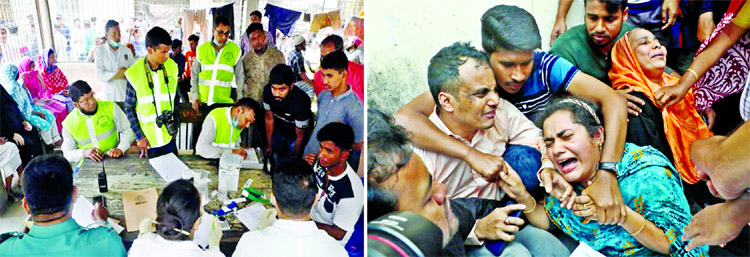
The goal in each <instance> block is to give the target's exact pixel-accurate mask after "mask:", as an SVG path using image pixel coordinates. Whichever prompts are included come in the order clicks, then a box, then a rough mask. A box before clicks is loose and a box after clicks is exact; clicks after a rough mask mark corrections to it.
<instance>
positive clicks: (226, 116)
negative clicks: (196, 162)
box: [195, 97, 260, 159]
mask: <svg viewBox="0 0 750 257" xmlns="http://www.w3.org/2000/svg"><path fill="white" fill-rule="evenodd" d="M259 110H260V105H259V104H258V103H257V102H255V100H253V99H252V98H249V97H246V98H242V99H240V100H238V101H237V103H235V104H234V106H232V107H220V108H216V109H214V110H213V111H211V112H210V113H208V116H206V120H204V121H203V127H202V129H201V134H200V136H198V143H196V145H195V153H197V154H198V155H200V156H201V157H203V158H207V159H218V158H219V157H221V155H222V154H223V153H225V152H232V153H233V154H238V155H241V156H242V157H243V158H247V152H245V150H244V149H242V148H241V147H240V140H241V138H240V133H241V132H242V130H243V129H245V128H247V127H250V124H253V123H254V122H255V118H256V114H257V113H258V111H259Z"/></svg>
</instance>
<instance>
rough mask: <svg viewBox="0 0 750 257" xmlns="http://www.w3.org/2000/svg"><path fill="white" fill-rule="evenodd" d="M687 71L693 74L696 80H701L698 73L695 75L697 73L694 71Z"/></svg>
mask: <svg viewBox="0 0 750 257" xmlns="http://www.w3.org/2000/svg"><path fill="white" fill-rule="evenodd" d="M685 71H686V72H690V74H693V76H695V79H699V78H700V77H698V73H695V71H694V70H693V69H687V70H685Z"/></svg>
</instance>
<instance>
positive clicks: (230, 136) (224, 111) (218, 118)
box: [208, 107, 242, 148]
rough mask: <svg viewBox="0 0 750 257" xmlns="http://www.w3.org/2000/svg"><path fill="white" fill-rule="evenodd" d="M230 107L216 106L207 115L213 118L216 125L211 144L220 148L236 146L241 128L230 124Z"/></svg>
mask: <svg viewBox="0 0 750 257" xmlns="http://www.w3.org/2000/svg"><path fill="white" fill-rule="evenodd" d="M231 111H232V107H224V108H216V109H214V110H213V111H211V112H210V113H208V116H209V117H212V118H213V119H214V124H215V125H216V136H214V142H213V143H211V144H212V145H213V146H216V147H222V148H237V147H238V146H237V139H238V138H239V137H240V132H242V130H240V129H237V128H235V127H233V126H232V124H231V120H232V114H231Z"/></svg>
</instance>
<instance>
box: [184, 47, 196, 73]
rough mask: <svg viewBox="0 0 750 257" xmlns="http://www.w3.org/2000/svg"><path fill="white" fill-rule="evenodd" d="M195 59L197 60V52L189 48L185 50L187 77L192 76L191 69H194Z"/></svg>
mask: <svg viewBox="0 0 750 257" xmlns="http://www.w3.org/2000/svg"><path fill="white" fill-rule="evenodd" d="M193 61H195V52H193V51H192V50H188V51H187V52H185V77H186V78H189V77H190V71H191V70H192V69H193Z"/></svg>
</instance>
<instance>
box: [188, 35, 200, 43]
mask: <svg viewBox="0 0 750 257" xmlns="http://www.w3.org/2000/svg"><path fill="white" fill-rule="evenodd" d="M198 40H200V38H199V37H198V36H197V35H195V34H192V35H190V36H189V37H188V41H195V42H198Z"/></svg>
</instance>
